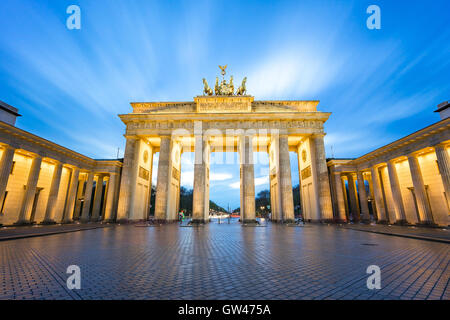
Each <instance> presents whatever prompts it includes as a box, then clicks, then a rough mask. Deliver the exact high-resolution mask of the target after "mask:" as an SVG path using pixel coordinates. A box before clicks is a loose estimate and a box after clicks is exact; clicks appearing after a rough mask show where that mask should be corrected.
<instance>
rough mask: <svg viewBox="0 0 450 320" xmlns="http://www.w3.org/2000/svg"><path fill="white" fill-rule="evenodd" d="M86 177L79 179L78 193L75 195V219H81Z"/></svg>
mask: <svg viewBox="0 0 450 320" xmlns="http://www.w3.org/2000/svg"><path fill="white" fill-rule="evenodd" d="M84 183H85V178H84V177H83V178H82V179H80V178H79V179H78V188H77V190H78V191H77V195H76V196H75V209H74V211H73V220H80V219H81V212H80V208H81V203H82V199H83V192H84V190H83V188H84Z"/></svg>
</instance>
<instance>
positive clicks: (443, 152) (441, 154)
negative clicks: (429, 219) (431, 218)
mask: <svg viewBox="0 0 450 320" xmlns="http://www.w3.org/2000/svg"><path fill="white" fill-rule="evenodd" d="M434 151H435V152H436V158H437V163H438V168H439V172H440V174H441V178H442V184H443V185H444V190H445V196H446V197H447V204H448V207H449V208H450V157H449V156H448V152H447V148H446V146H445V145H442V144H439V145H437V146H434Z"/></svg>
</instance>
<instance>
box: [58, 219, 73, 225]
mask: <svg viewBox="0 0 450 320" xmlns="http://www.w3.org/2000/svg"><path fill="white" fill-rule="evenodd" d="M70 223H73V220H69V219H68V220H64V221H61V224H70Z"/></svg>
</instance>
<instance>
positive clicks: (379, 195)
mask: <svg viewBox="0 0 450 320" xmlns="http://www.w3.org/2000/svg"><path fill="white" fill-rule="evenodd" d="M370 172H371V175H372V183H373V196H374V198H375V199H374V200H375V206H376V210H377V217H378V221H377V222H378V223H386V222H387V219H386V210H385V208H384V200H383V191H382V190H381V181H380V174H379V173H378V168H377V167H375V166H374V167H372V168H370Z"/></svg>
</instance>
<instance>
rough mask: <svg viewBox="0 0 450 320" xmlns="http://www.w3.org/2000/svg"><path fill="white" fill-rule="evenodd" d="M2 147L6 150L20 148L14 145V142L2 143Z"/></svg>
mask: <svg viewBox="0 0 450 320" xmlns="http://www.w3.org/2000/svg"><path fill="white" fill-rule="evenodd" d="M0 147H2V148H3V149H5V150H16V149H18V146H16V145H12V144H2V145H0Z"/></svg>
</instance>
